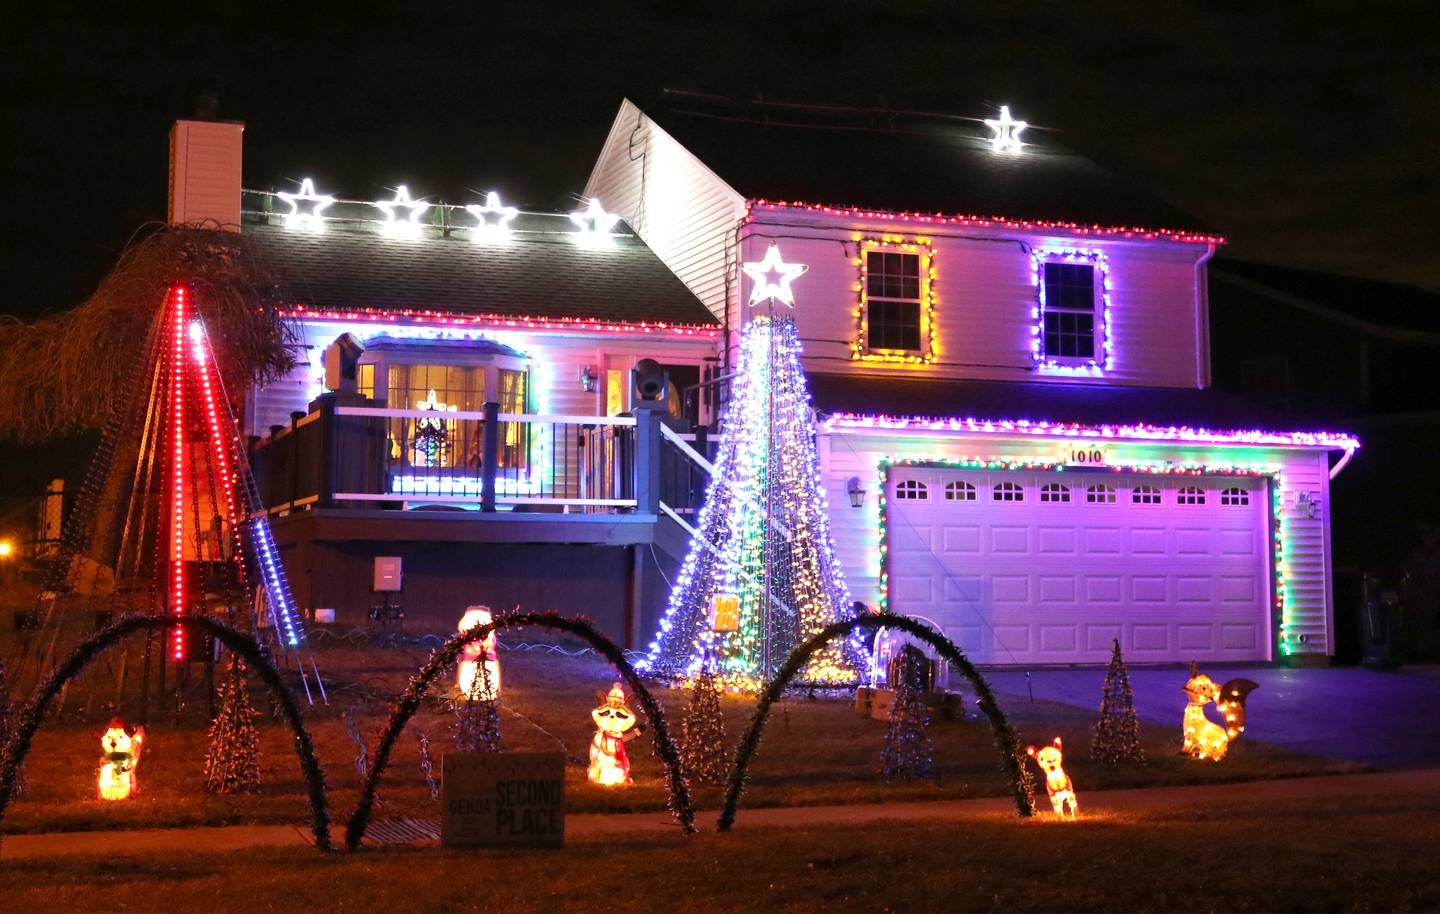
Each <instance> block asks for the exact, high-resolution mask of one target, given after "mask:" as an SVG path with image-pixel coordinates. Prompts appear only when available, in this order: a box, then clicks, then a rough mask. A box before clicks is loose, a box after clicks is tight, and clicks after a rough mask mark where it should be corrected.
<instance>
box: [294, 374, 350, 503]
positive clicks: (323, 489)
mask: <svg viewBox="0 0 1440 914" xmlns="http://www.w3.org/2000/svg"><path fill="white" fill-rule="evenodd" d="M311 406H312V407H313V406H319V408H320V409H319V411H320V419H319V420H318V421H319V423H320V426H319V432H320V441H319V447H320V451H319V452H320V479H319V486H318V487H317V491H316V493H315V494H316V495H317V496H319V499H318V500H317V501H316V503H315V505H316V507H318V508H333V507H334V506H335V476H336V473H335V468H336V464H337V463H338V462H339V460H340V454H339V448H338V447H337V445H338V444H339V441H340V435H339V429H338V428H336V424H337V422H336V416H335V394H333V393H324V394H321V395H320V396H318V397H316V398H315V400H314V401H313V402H312V403H311ZM296 443H297V444H298V443H299V438H296ZM296 453H297V454H298V453H299V451H298V449H297V451H296ZM345 491H349V490H348V489H347V490H345Z"/></svg>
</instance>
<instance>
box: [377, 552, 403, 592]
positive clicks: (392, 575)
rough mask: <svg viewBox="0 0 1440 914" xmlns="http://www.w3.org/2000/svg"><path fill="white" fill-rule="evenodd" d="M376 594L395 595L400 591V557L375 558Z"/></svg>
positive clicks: (383, 556)
mask: <svg viewBox="0 0 1440 914" xmlns="http://www.w3.org/2000/svg"><path fill="white" fill-rule="evenodd" d="M374 590H375V592H376V593H395V592H398V591H399V590H400V556H398V555H377V556H375V585H374Z"/></svg>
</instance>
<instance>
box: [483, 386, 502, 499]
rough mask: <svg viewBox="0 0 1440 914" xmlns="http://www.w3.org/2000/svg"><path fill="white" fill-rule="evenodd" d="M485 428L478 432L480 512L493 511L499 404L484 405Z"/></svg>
mask: <svg viewBox="0 0 1440 914" xmlns="http://www.w3.org/2000/svg"><path fill="white" fill-rule="evenodd" d="M480 409H481V410H482V411H483V412H484V413H485V427H484V428H483V429H481V431H480V510H481V511H491V512H493V511H494V510H495V470H496V465H497V464H498V463H499V462H500V404H499V403H485V404H483V405H482V406H481V407H480Z"/></svg>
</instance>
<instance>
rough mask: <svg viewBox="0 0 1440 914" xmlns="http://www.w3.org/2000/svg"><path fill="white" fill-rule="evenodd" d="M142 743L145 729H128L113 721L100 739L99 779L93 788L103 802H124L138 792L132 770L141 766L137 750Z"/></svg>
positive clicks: (138, 788)
mask: <svg viewBox="0 0 1440 914" xmlns="http://www.w3.org/2000/svg"><path fill="white" fill-rule="evenodd" d="M144 742H145V728H144V727H128V726H126V724H125V721H123V720H121V719H120V718H118V717H117V718H115V719H113V720H111V721H110V723H109V725H108V726H107V727H106V730H105V733H104V735H102V736H101V737H100V749H101V750H102V751H103V752H104V753H105V754H104V755H102V756H100V776H99V778H98V779H97V781H96V788H97V789H98V791H99V794H100V799H102V800H126V799H129V798H130V797H132V796H135V795H137V794H138V793H139V792H140V781H139V779H138V776H137V775H136V771H135V769H136V768H138V767H139V765H140V747H141V745H142V744H143V743H144Z"/></svg>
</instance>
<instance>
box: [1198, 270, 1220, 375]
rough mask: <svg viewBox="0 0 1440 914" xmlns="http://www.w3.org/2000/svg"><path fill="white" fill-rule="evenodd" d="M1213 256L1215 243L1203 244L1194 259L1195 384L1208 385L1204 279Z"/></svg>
mask: <svg viewBox="0 0 1440 914" xmlns="http://www.w3.org/2000/svg"><path fill="white" fill-rule="evenodd" d="M1214 256H1215V243H1214V242H1211V243H1209V244H1207V245H1205V253H1204V254H1201V255H1200V257H1199V259H1197V260H1196V261H1195V386H1196V387H1199V388H1201V389H1204V388H1206V387H1209V386H1210V283H1209V282H1207V281H1206V277H1205V264H1207V263H1209V262H1210V258H1212V257H1214Z"/></svg>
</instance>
